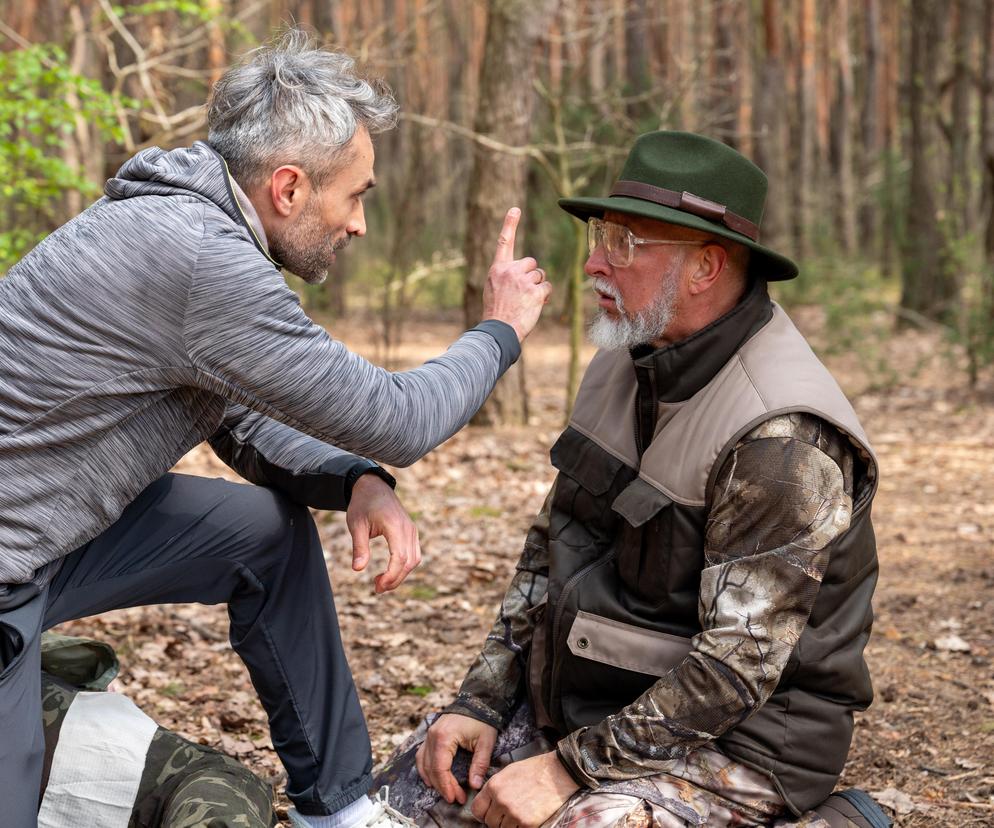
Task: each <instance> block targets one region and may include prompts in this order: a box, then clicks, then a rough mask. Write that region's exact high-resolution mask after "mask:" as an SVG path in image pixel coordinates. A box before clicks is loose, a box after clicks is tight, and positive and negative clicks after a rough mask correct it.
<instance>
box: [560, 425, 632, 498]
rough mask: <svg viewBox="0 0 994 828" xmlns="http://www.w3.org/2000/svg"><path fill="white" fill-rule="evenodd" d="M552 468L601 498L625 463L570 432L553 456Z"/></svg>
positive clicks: (565, 433) (575, 433) (574, 432)
mask: <svg viewBox="0 0 994 828" xmlns="http://www.w3.org/2000/svg"><path fill="white" fill-rule="evenodd" d="M549 458H550V459H551V460H552V465H553V466H555V467H556V468H557V469H559V471H561V472H562V473H563V474H565V475H566V476H567V477H571V478H573V480H575V481H576V482H577V483H579V484H580V485H581V486H583V488H584V489H586V490H587V491H588V492H590V493H591V494H595V495H601V494H604V492H606V491H607V490H608V489H610V488H611V484H612V483H613V482H614V479H615V478H616V477H617V476H618V472H619V471H621V469H622V468H623V467H624V465H625V464H624V463H623V462H622V461H621V460H619V459H618V458H617V457H615V456H614V455H613V454H609V453H608V452H606V451H605V450H604V449H602V448H601V447H600V446H599V445H597V444H596V443H595V442H593V441H592V440H590V439H588V438H587V437H585V436H584V435H582V434H581V433H580V432H579V431H577V430H576V429H573V428H567V429H566V430H565V431H564V432H563V433H562V434H560V435H559V439H558V440H556V442H555V444H554V445H553V446H552V450H551V451H550V452H549Z"/></svg>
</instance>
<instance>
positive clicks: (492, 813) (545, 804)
mask: <svg viewBox="0 0 994 828" xmlns="http://www.w3.org/2000/svg"><path fill="white" fill-rule="evenodd" d="M579 789H580V786H579V785H577V784H576V782H574V781H573V777H571V776H570V775H569V773H568V772H567V771H566V768H564V767H563V764H562V762H560V761H559V757H558V756H556V753H555V751H552V752H551V753H543V754H541V755H539V756H533V757H531V758H530V759H522V760H521V761H520V762H512V763H511V764H510V765H508V766H507V767H506V768H504V769H503V770H502V771H500V772H498V773H496V774H494V775H493V776H492V777H491V778H490V781H489V782H487V784H486V785H484V786H483V790H481V791H480V792H479V793H478V794H477V795H476V799H474V800H473V806H472V811H473V816H475V817H476V818H477V819H478V820H480V822H483V823H485V824H486V825H488V826H489V828H537V826H539V825H541V824H542V823H543V822H545V821H546V820H547V819H548V818H549V817H551V816H552V815H553V814H554V813H555V812H556V811H558V810H559V808H560V807H562V804H563V803H564V802H565V801H566V800H567V799H569V798H570V797H571V796H572V795H573V794H574V793H576V792H577V791H578V790H579Z"/></svg>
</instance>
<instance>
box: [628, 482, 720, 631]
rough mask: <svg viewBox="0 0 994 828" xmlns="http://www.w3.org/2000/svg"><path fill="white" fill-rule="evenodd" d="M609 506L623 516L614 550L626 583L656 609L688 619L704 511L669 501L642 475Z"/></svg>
mask: <svg viewBox="0 0 994 828" xmlns="http://www.w3.org/2000/svg"><path fill="white" fill-rule="evenodd" d="M611 508H612V509H613V511H614V512H616V513H617V514H618V515H620V516H621V517H622V518H624V520H623V521H621V522H620V530H619V532H618V537H617V546H616V549H617V553H618V573H619V575H620V577H621V580H622V582H623V583H624V585H625V587H626V588H627V589H628V590H630V591H631V592H633V593H634V594H636V595H638V596H639V597H640V598H642V599H643V600H645V601H647V602H649V603H650V604H652V605H654V606H655V607H657V609H659V610H660V611H666V612H669V613H672V612H675V613H676V616H677V617H679V618H680V619H681V621H684V620H686V621H690V620H691V619H692V618H693V617H694V616H695V613H696V606H697V592H698V589H699V586H700V572H701V569H702V567H703V564H704V556H703V548H704V543H703V541H704V535H703V526H704V511H703V509H697V508H694V507H688V506H683V505H681V504H677V503H674V502H673V501H672V500H670V498H669V497H667V496H666V495H665V494H664V493H663V492H661V491H659V489H657V488H656V487H655V486H653V485H651V484H650V483H647V482H646V481H645V480H643V479H642V478H637V479H635V480H634V481H632V482H631V483H630V484H629V485H628V486H626V487H625V488H624V489H623V490H622V491H621V493H620V494H619V495H618V496H617V498H615V500H614V502H613V503H612V504H611ZM686 615H689V616H690V617H689V618H687V619H684V616H686Z"/></svg>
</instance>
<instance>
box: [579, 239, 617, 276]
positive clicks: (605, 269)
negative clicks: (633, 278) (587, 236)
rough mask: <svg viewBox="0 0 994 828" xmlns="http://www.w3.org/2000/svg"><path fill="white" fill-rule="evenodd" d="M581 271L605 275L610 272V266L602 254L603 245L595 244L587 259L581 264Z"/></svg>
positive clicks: (593, 274)
mask: <svg viewBox="0 0 994 828" xmlns="http://www.w3.org/2000/svg"><path fill="white" fill-rule="evenodd" d="M583 272H584V273H586V274H587V275H588V276H607V275H609V274H610V272H611V266H610V265H609V264H608V261H607V256H606V255H605V254H604V245H602V244H599V245H597V247H595V248H594V249H593V251H592V252H591V253H590V255H589V256H587V261H586V262H584V264H583Z"/></svg>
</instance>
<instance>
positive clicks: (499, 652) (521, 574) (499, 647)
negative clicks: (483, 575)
mask: <svg viewBox="0 0 994 828" xmlns="http://www.w3.org/2000/svg"><path fill="white" fill-rule="evenodd" d="M554 491H555V484H553V487H552V490H551V491H550V492H549V494H548V496H547V497H546V498H545V503H544V504H543V506H542V511H540V512H539V513H538V516H537V517H536V518H535V520H534V522H533V523H532V526H531V529H530V530H529V531H528V535H527V536H526V538H525V548H524V551H523V552H522V553H521V558H520V559H519V560H518V565H517V567H516V569H515V572H514V577H513V578H512V579H511V583H510V585H509V586H508V588H507V592H505V593H504V598H503V600H502V601H501V604H500V611H499V612H498V614H497V620H496V621H495V622H494V625H493V627H492V628H491V629H490V633H489V634H488V635H487V640H486V641H485V642H484V644H483V649H482V650H481V652H480V654H479V655H478V656H477V658H476V660H475V661H474V662H473V666H472V667H470V668H469V672H468V673H467V674H466V678H465V679H463V683H462V686H461V687H460V688H459V695H458V696H456V699H455V701H454V702H453V703H452V704H450V705H449V706H448V707H446V708H445V710H444V711H443V712H445V713H461V714H463V715H464V716H472V717H473V718H474V719H479V720H480V721H483V722H486V723H487V724H491V725H493V726H494V727H496V728H497V729H498V730H503V729H504V727H505V726H506V725H507V723H508V721H509V720H510V718H511V715H512V714H513V713H514V709H515V707H516V706H517V703H518V700H519V699H520V698H521V693H522V692H523V690H524V680H525V677H526V665H527V661H528V647H529V645H530V644H531V639H532V629H533V626H534V614H533V613H532V612H530V611H531V610H532V609H533V608H535V607H536V606H538V605H539V604H540V603H541V601H542V598H543V597H545V593H546V589H547V586H548V582H549V509H550V504H551V502H552V494H553V492H554Z"/></svg>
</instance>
